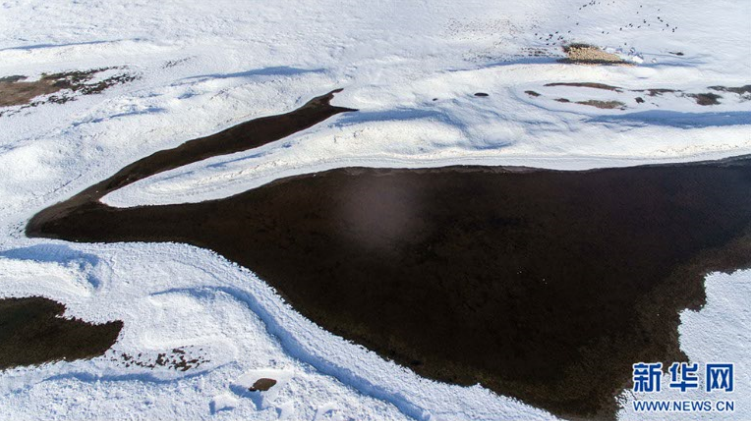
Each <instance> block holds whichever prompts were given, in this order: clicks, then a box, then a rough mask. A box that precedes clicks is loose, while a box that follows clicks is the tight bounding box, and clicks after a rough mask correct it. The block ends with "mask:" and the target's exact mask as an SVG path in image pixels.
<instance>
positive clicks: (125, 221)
mask: <svg viewBox="0 0 751 421" xmlns="http://www.w3.org/2000/svg"><path fill="white" fill-rule="evenodd" d="M330 98H331V95H328V96H323V97H320V98H317V99H314V100H313V101H312V102H311V103H309V104H307V105H306V106H304V107H303V108H301V109H299V110H297V111H294V112H292V113H289V114H286V115H284V116H281V117H284V119H285V120H284V121H283V122H282V121H279V120H275V119H278V118H281V117H269V118H267V119H266V120H265V121H261V120H254V121H253V122H249V123H244V124H245V125H246V126H245V129H239V128H238V127H242V125H240V126H237V127H236V128H233V129H230V130H231V131H233V132H231V135H229V134H227V133H225V132H223V133H219V134H217V135H214V136H216V137H215V138H212V137H207V138H203V139H200V141H201V142H202V145H201V146H200V147H198V146H192V147H190V148H187V147H185V145H189V144H190V142H189V143H186V144H184V145H183V146H181V147H178V148H176V149H172V150H168V151H164V152H159V153H157V154H155V155H152V156H151V157H147V158H144V159H143V160H141V161H138V162H136V163H134V164H131V165H129V166H128V167H126V168H124V169H123V170H121V171H120V172H118V173H117V174H116V175H115V176H113V177H112V178H110V179H108V180H105V181H103V182H101V183H98V184H97V185H95V186H92V187H91V188H89V189H87V190H85V191H83V192H81V193H80V194H78V195H76V196H74V197H73V198H71V199H69V200H67V201H65V202H62V203H60V204H57V205H55V206H52V207H50V208H48V209H45V210H44V211H42V212H40V213H39V214H38V215H37V216H35V217H34V218H33V219H32V221H31V222H30V223H29V225H28V227H27V233H28V235H30V236H33V237H47V238H60V239H66V240H70V241H78V242H122V241H147V242H164V241H176V242H184V243H189V244H193V245H196V246H199V247H205V248H208V249H212V250H215V251H216V252H218V253H220V254H222V255H223V256H225V257H227V258H228V259H230V260H233V261H235V262H238V263H239V264H241V265H243V266H245V267H247V268H250V269H251V270H253V271H254V272H255V273H257V274H258V276H259V277H260V278H261V279H263V280H264V281H266V282H268V283H269V284H270V285H272V286H273V287H275V288H276V289H277V290H278V291H279V293H280V294H282V295H283V296H284V297H285V299H287V300H288V301H289V302H290V303H291V304H292V305H293V306H294V307H295V308H296V309H297V310H298V311H299V312H301V313H302V314H303V315H304V316H306V317H308V318H310V319H311V320H313V321H314V322H316V323H317V324H319V325H320V326H322V327H324V328H325V329H327V330H329V331H331V332H333V333H335V334H338V335H341V336H343V337H345V338H347V339H350V340H353V341H355V342H357V343H359V344H362V345H364V346H366V347H368V348H370V349H372V350H374V351H376V352H378V353H379V354H380V355H382V356H384V357H386V358H390V359H393V360H395V361H397V362H399V363H401V364H403V365H405V366H408V367H410V368H411V369H412V370H414V371H415V372H417V373H419V374H421V375H423V376H426V377H430V378H433V379H438V380H442V381H447V382H452V383H458V384H465V385H470V384H475V383H481V384H482V385H484V386H485V387H488V388H490V389H492V390H494V391H496V392H498V393H500V394H503V395H508V396H513V397H516V398H519V399H520V400H522V401H524V402H526V403H529V404H531V405H535V406H538V407H541V408H544V409H547V410H549V411H551V412H553V413H555V414H557V415H560V416H563V417H568V418H614V416H615V411H616V410H617V406H616V402H615V400H614V396H616V395H617V394H618V393H620V391H621V390H622V389H623V388H624V387H629V386H630V385H629V382H630V379H631V364H633V363H635V362H639V361H664V362H673V361H680V360H685V358H686V357H685V355H683V353H682V352H681V351H680V349H679V344H678V331H677V326H678V324H679V321H680V320H679V316H678V314H679V311H681V310H682V309H684V308H692V309H698V308H700V306H701V305H702V304H703V303H704V300H705V294H704V288H703V277H704V275H705V274H706V273H707V272H710V271H716V270H720V271H732V270H735V269H738V268H747V267H749V266H751V235H750V234H751V194H750V193H751V159H749V157H740V158H736V159H728V160H723V161H716V162H705V163H694V164H682V165H660V166H642V167H633V168H620V169H601V170H592V171H578V172H577V171H568V172H562V171H549V170H536V169H528V168H505V167H447V168H436V169H421V170H414V169H368V168H344V169H336V170H330V171H326V172H322V173H318V174H312V175H303V176H297V177H291V178H286V179H281V180H277V181H274V182H272V183H270V184H267V185H265V186H262V187H259V188H256V189H253V190H250V191H247V192H244V193H241V194H238V195H236V196H232V197H228V198H224V199H220V200H212V201H206V202H202V203H195V204H179V205H166V206H143V207H134V208H127V209H118V208H111V207H108V206H106V205H104V204H102V203H101V202H99V200H98V199H99V198H101V197H102V196H103V195H105V194H106V193H108V192H110V191H113V190H115V189H117V188H119V187H122V186H124V185H127V184H129V183H131V182H133V181H136V180H138V179H141V178H144V177H146V176H149V175H152V174H156V173H158V172H161V171H165V170H167V169H171V168H176V167H178V166H180V165H184V164H186V163H189V162H194V161H197V160H199V159H204V158H206V157H208V156H213V155H218V154H223V153H228V149H232V148H226V147H225V148H220V147H218V146H217V145H220V144H225V146H226V145H227V144H233V145H235V146H236V148H235V149H234V150H241V149H237V147H238V145H240V146H239V147H243V148H245V149H247V148H251V147H254V146H258V144H263V143H266V142H268V141H271V140H275V139H278V138H282V137H284V136H286V135H288V134H291V133H293V132H294V131H297V130H300V129H302V128H305V127H309V126H310V125H312V124H315V123H317V122H319V121H323V120H324V119H326V118H328V117H330V116H332V115H334V114H336V113H338V112H344V111H351V110H347V109H343V108H337V107H332V106H330V105H328V101H329V99H330ZM251 123H252V124H251ZM259 133H260V135H259ZM222 136H224V137H222ZM240 140H242V141H240ZM193 142H198V141H193ZM233 142H234V143H233ZM184 147H185V148H184ZM181 148H184V149H181ZM191 148H194V149H191ZM234 150H233V151H234Z"/></svg>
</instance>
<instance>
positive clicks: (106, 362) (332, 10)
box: [0, 0, 751, 420]
mask: <svg viewBox="0 0 751 421" xmlns="http://www.w3.org/2000/svg"><path fill="white" fill-rule="evenodd" d="M643 21H646V22H643ZM750 21H751V2H747V1H732V0H718V1H715V2H704V1H698V0H684V1H680V2H669V1H665V0H659V1H653V2H649V3H648V4H647V3H644V2H637V1H633V0H629V1H617V2H616V1H607V0H603V1H593V2H589V3H585V2H584V0H579V1H563V0H561V1H548V2H542V1H538V0H535V1H528V2H516V1H510V0H493V1H490V0H476V1H462V2H456V1H445V0H437V1H431V2H417V1H400V2H396V1H382V2H367V1H360V0H352V1H347V2H341V1H328V0H315V1H286V2H260V1H245V2H239V1H211V2H209V1H184V0H165V1H161V2H146V1H139V0H133V1H119V2H104V1H101V0H77V1H62V0H45V1H42V0H5V1H3V2H2V3H1V4H0V71H1V72H0V77H3V76H10V75H26V76H29V77H30V78H31V79H33V78H35V77H39V76H40V75H41V74H42V73H53V72H57V71H66V70H88V69H94V68H101V67H112V66H125V70H126V71H127V72H129V73H130V74H133V75H137V76H138V79H137V80H135V81H133V82H130V83H127V84H124V85H118V86H115V87H113V88H111V89H109V90H107V91H105V92H103V93H102V94H97V95H90V96H81V97H78V98H77V100H75V101H71V102H68V103H65V104H43V105H40V106H38V107H34V108H27V109H23V110H20V111H19V112H18V113H15V114H12V115H4V116H2V117H0V199H2V200H0V296H3V297H16V296H19V297H20V296H28V295H43V296H46V297H50V298H52V299H55V300H58V301H61V302H63V303H65V304H66V305H67V306H68V312H67V313H66V315H68V316H75V317H81V318H84V319H86V320H90V321H96V322H103V321H107V320H112V319H120V320H123V321H124V323H125V327H124V328H123V331H122V333H121V336H120V339H119V340H118V342H117V343H116V345H115V346H114V348H113V349H112V350H111V351H110V352H108V353H107V354H106V355H105V356H103V357H99V358H94V359H92V360H86V361H74V362H59V363H53V364H46V365H44V366H42V367H29V368H16V369H12V370H7V371H5V372H2V373H0V396H2V398H1V399H0V418H2V419H14V420H16V419H18V420H22V419H40V418H41V419H52V418H54V419H101V418H107V419H149V420H152V419H258V420H266V419H279V418H282V419H308V420H312V419H318V420H323V419H358V420H360V419H363V420H365V419H374V420H375V419H378V420H381V419H418V420H454V419H457V420H458V419H461V420H465V419H466V420H497V419H510V418H514V419H525V420H535V419H540V420H542V419H552V418H553V417H552V416H551V415H550V414H548V413H546V412H545V411H543V410H540V409H536V408H532V407H529V406H527V405H524V404H522V403H520V402H518V401H515V400H513V399H510V398H507V397H503V396H498V395H496V394H494V393H492V392H490V391H488V390H486V389H484V388H483V387H481V386H479V385H476V386H472V387H459V386H453V385H448V384H443V383H438V382H434V381H430V380H427V379H423V378H421V377H419V376H417V375H415V374H414V373H413V372H411V371H409V370H408V369H406V368H403V367H400V366H398V365H396V364H394V363H393V362H389V361H386V360H384V359H382V358H381V357H379V356H377V355H376V354H374V353H372V352H370V351H368V350H366V349H364V348H363V347H361V346H358V345H355V344H352V343H349V342H347V341H345V340H343V339H342V338H340V337H337V336H334V335H332V334H330V333H328V332H326V331H324V330H322V329H321V328H320V327H318V326H316V325H315V324H313V323H312V322H310V321H308V320H306V319H305V318H303V317H302V316H300V315H299V314H298V313H296V312H295V311H294V310H293V309H292V308H290V307H289V306H288V305H286V304H285V303H284V302H283V300H282V299H281V298H280V297H279V296H278V295H277V294H276V293H275V292H274V291H273V290H272V289H271V288H270V287H268V286H267V285H266V284H265V283H264V282H263V281H262V280H260V279H258V278H257V277H256V276H255V275H254V274H253V273H252V272H251V271H250V270H248V269H245V268H241V267H238V266H237V265H235V264H233V263H231V262H228V261H226V260H225V259H223V258H222V257H221V256H218V255H217V254H215V253H213V252H211V251H208V250H202V249H198V248H195V247H191V246H187V245H183V244H107V245H103V244H69V243H65V242H61V241H50V240H40V239H27V238H26V237H25V236H24V235H23V229H24V226H25V224H26V221H27V220H28V219H29V218H30V217H31V216H32V215H33V214H34V213H36V212H38V211H39V210H41V209H43V208H45V207H47V206H50V205H52V204H54V203H56V202H59V201H61V200H63V199H66V198H68V197H70V196H71V195H73V194H75V193H76V192H78V191H80V190H82V189H83V188H85V187H88V186H89V185H91V184H94V183H95V182H97V181H99V180H101V179H104V178H106V177H108V176H109V175H111V174H112V173H114V172H115V171H116V170H117V169H119V168H121V167H123V166H125V165H127V164H129V163H131V162H133V161H135V160H137V159H139V158H141V157H143V156H146V155H148V154H150V153H153V152H155V151H157V150H161V149H165V148H170V147H174V146H177V145H179V144H180V143H182V142H184V141H186V140H189V139H191V138H195V137H198V136H204V135H207V134H211V133H213V132H216V131H219V130H221V129H224V128H227V127H230V126H232V125H235V124H237V123H239V122H242V121H245V120H247V119H251V118H256V117H261V116H266V115H273V114H277V113H281V112H286V111H289V110H291V109H293V108H295V107H297V106H299V105H301V104H303V103H304V102H306V101H307V100H308V99H310V98H312V97H313V96H317V95H320V94H323V93H325V92H328V91H330V90H332V89H335V88H344V91H343V92H342V93H340V94H338V95H337V96H336V98H335V99H334V103H335V104H336V105H342V106H347V107H352V108H357V109H359V110H360V111H359V112H357V113H348V114H343V115H339V116H336V117H334V118H332V119H330V120H328V121H326V122H324V123H322V124H319V125H317V126H315V127H313V128H311V129H309V130H306V131H303V132H301V133H298V134H296V135H294V136H291V137H289V138H286V139H283V140H280V141H278V142H274V143H272V144H269V145H266V146H264V147H261V148H259V149H257V150H251V151H247V152H241V153H236V154H232V155H228V156H221V157H215V158H212V159H208V160H205V161H202V162H198V163H195V164H192V165H188V166H185V167H183V168H179V169H176V170H173V171H169V172H166V173H163V174H159V175H156V176H153V177H150V178H148V179H145V180H142V181H140V182H137V183H135V184H133V185H130V186H127V187H126V188H123V189H121V190H119V191H116V192H114V193H112V194H110V195H108V196H107V197H106V198H105V202H107V203H108V204H111V205H113V206H122V207H127V206H134V205H144V204H164V203H184V202H198V201H202V200H206V199H210V198H220V197H226V196H229V195H232V194H235V193H238V192H241V191H244V190H247V189H249V188H253V187H256V186H259V185H261V184H263V183H267V182H269V181H271V180H274V179H277V178H280V177H285V176H289V175H294V174H302V173H312V172H316V171H320V170H322V169H326V168H335V167H342V166H353V165H364V166H371V167H428V166H442V165H448V164H478V165H527V166H537V167H546V168H556V169H583V168H595V167H613V166H629V165H637V164H643V163H658V162H681V161H696V160H704V159H711V158H720V157H726V156H733V155H740V154H748V153H751V130H749V126H751V101H748V100H746V98H744V97H742V96H741V95H738V94H734V93H729V92H715V93H717V94H719V95H721V96H722V97H723V98H722V99H720V104H719V105H714V106H700V105H698V104H696V102H695V101H694V100H693V99H692V98H690V97H686V96H683V95H680V94H664V95H662V96H658V97H647V96H645V94H644V93H643V92H633V91H631V90H644V89H650V88H669V89H675V90H681V91H683V92H687V93H705V92H713V91H710V90H708V89H707V87H709V86H716V85H720V86H731V87H734V86H742V85H746V84H749V83H751V80H749V75H751V54H750V53H751V30H750V29H749V23H748V22H750ZM563 41H569V42H573V41H579V42H587V43H590V44H594V45H597V46H600V47H603V48H606V49H607V50H608V51H611V52H614V53H618V54H619V55H621V56H622V57H624V58H625V59H627V60H629V61H631V62H633V63H636V64H635V65H631V66H580V65H570V64H562V63H559V62H557V59H559V58H561V57H562V53H561V52H560V44H561V43H562V42H563ZM678 52H680V53H681V54H682V55H678V54H676V53H678ZM555 82H599V83H606V84H609V85H615V86H618V87H621V88H622V89H621V90H620V91H606V90H597V89H592V88H575V87H566V86H555V87H554V86H545V85H546V84H547V83H555ZM525 91H534V92H537V93H539V94H541V96H540V97H533V96H531V95H529V94H527V93H525ZM477 92H484V93H487V94H488V96H487V97H476V96H474V94H475V93H477ZM637 96H639V97H642V98H644V99H645V100H646V102H645V103H644V104H637V103H636V102H635V97H637ZM557 98H567V99H569V100H571V101H572V102H576V101H584V100H589V99H596V100H602V101H614V100H615V101H621V102H623V103H624V104H626V107H627V108H626V109H625V110H620V109H614V110H604V109H598V108H594V107H588V106H585V105H579V104H572V103H561V102H557V101H555V99H557ZM707 294H708V302H707V305H706V306H705V307H704V308H703V309H702V310H701V311H699V312H691V311H687V312H684V313H683V314H682V321H683V324H682V325H681V327H680V341H681V346H682V349H684V350H685V351H686V353H687V354H688V355H689V357H690V358H691V359H692V360H695V361H700V362H704V361H710V360H727V361H732V362H735V363H736V372H737V373H738V374H737V375H736V376H737V378H736V384H738V392H736V393H735V394H734V399H735V400H736V402H737V403H736V412H735V414H734V415H733V416H736V417H738V418H746V419H748V418H751V412H750V411H751V393H749V392H748V391H747V390H745V388H747V387H748V384H749V370H751V354H749V352H748V351H747V349H746V348H745V346H746V345H745V344H747V343H748V342H749V329H748V327H749V325H750V323H751V320H750V318H751V315H750V314H749V310H748V305H747V303H748V302H749V300H751V272H748V271H746V272H737V273H734V274H732V275H721V274H714V275H711V276H709V277H708V278H707ZM176 348H179V349H181V350H183V352H185V353H186V355H188V356H190V357H191V358H198V359H200V360H202V361H205V362H204V363H202V364H201V365H200V366H198V367H195V368H192V369H190V370H187V371H179V370H174V369H169V368H167V367H161V366H157V367H155V368H154V369H151V368H145V367H139V366H137V365H130V366H127V362H126V361H125V360H124V359H123V357H122V354H123V353H125V354H127V355H130V356H133V357H134V358H140V360H141V361H144V362H148V361H154V359H155V358H157V356H158V354H160V353H170V352H172V350H173V349H176ZM139 354H140V356H139ZM259 373H274V375H275V376H276V377H277V380H282V381H280V382H279V383H278V384H277V385H276V386H274V387H273V388H272V389H271V390H269V391H268V392H263V393H262V394H261V396H260V397H259V396H256V395H250V394H248V393H246V392H245V391H244V390H242V389H243V387H242V386H245V385H246V382H247V381H250V378H251V377H254V376H257V375H258V374H259ZM265 375H266V374H264V376H265ZM738 376H740V377H738ZM741 384H742V385H743V386H741ZM238 385H241V386H238ZM269 392H272V393H269ZM620 398H621V399H622V400H623V402H624V406H623V408H624V409H623V410H622V412H621V413H620V414H619V417H620V418H621V419H624V420H626V419H628V420H630V419H642V417H643V415H637V414H634V413H633V412H632V411H631V409H630V404H629V402H630V401H631V400H633V399H637V398H639V397H638V396H637V397H634V396H633V395H631V394H630V392H628V391H626V392H624V394H623V396H621V397H620ZM713 415H717V414H713ZM670 417H673V418H675V419H681V418H682V414H668V415H664V414H662V415H660V416H659V418H660V419H665V418H670Z"/></svg>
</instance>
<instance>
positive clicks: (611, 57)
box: [561, 43, 628, 64]
mask: <svg viewBox="0 0 751 421" xmlns="http://www.w3.org/2000/svg"><path fill="white" fill-rule="evenodd" d="M563 52H565V53H566V55H567V56H568V58H566V59H563V60H561V61H562V62H566V63H575V64H628V63H627V62H625V61H623V59H622V58H620V57H618V56H617V55H616V54H611V53H608V52H605V51H602V49H600V48H599V47H595V46H594V45H589V44H581V43H579V44H569V45H566V46H564V47H563Z"/></svg>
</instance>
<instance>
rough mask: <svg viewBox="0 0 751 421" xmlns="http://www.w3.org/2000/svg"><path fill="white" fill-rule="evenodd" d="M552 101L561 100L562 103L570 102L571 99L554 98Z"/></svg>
mask: <svg viewBox="0 0 751 421" xmlns="http://www.w3.org/2000/svg"><path fill="white" fill-rule="evenodd" d="M553 101H557V102H562V103H564V104H566V103H569V102H571V100H569V99H566V98H556V99H554V100H553Z"/></svg>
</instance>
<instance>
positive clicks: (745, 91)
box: [709, 85, 751, 98]
mask: <svg viewBox="0 0 751 421" xmlns="http://www.w3.org/2000/svg"><path fill="white" fill-rule="evenodd" d="M709 89H712V90H713V91H720V92H732V93H734V94H738V95H740V96H742V97H744V98H746V97H748V96H749V95H751V85H743V86H736V87H732V86H731V87H727V86H710V87H709Z"/></svg>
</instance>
